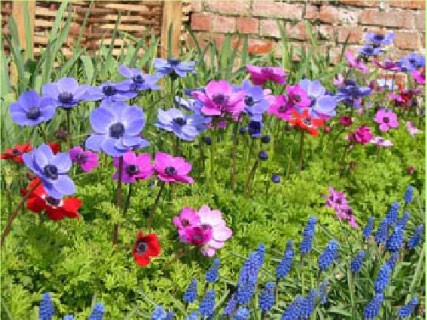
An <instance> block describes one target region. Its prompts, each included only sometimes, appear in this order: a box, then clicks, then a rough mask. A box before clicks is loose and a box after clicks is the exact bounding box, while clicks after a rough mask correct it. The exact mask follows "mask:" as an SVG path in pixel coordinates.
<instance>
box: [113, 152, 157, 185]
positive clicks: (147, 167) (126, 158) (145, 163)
mask: <svg viewBox="0 0 427 320" xmlns="http://www.w3.org/2000/svg"><path fill="white" fill-rule="evenodd" d="M114 167H116V168H117V171H116V172H115V173H114V175H113V180H117V179H118V178H119V158H117V157H116V158H114ZM153 173H154V168H153V166H152V165H151V156H150V155H149V154H148V153H143V154H140V155H136V154H135V152H133V151H128V152H126V153H125V154H124V155H123V171H122V181H123V182H124V183H135V182H136V181H137V180H147V179H148V178H150V177H151V176H152V175H153Z"/></svg>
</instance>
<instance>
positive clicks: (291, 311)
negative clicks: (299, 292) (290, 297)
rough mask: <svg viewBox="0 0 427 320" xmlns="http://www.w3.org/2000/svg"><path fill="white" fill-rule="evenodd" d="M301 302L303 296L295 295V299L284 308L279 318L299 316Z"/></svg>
mask: <svg viewBox="0 0 427 320" xmlns="http://www.w3.org/2000/svg"><path fill="white" fill-rule="evenodd" d="M302 302H303V298H302V297H300V296H297V297H296V298H295V300H294V301H293V302H292V303H291V304H290V305H289V306H288V307H287V308H286V310H285V312H284V313H283V314H282V318H281V320H296V319H299V316H300V306H301V304H302Z"/></svg>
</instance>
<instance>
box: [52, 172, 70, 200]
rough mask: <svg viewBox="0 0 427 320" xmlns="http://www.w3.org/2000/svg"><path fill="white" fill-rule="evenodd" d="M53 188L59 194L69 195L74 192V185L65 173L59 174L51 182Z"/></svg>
mask: <svg viewBox="0 0 427 320" xmlns="http://www.w3.org/2000/svg"><path fill="white" fill-rule="evenodd" d="M52 184H53V188H54V189H55V190H56V191H57V192H58V193H60V194H63V195H69V194H73V193H75V192H76V185H75V184H74V182H73V180H71V178H70V177H69V176H67V175H65V174H64V175H59V176H58V179H57V180H55V181H54V182H53V183H52Z"/></svg>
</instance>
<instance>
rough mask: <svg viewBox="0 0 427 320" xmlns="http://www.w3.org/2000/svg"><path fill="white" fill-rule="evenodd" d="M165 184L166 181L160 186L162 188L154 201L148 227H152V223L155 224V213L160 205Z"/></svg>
mask: <svg viewBox="0 0 427 320" xmlns="http://www.w3.org/2000/svg"><path fill="white" fill-rule="evenodd" d="M165 185H166V183H164V182H162V185H161V186H160V190H159V192H158V193H157V196H156V200H155V201H154V205H153V207H152V208H151V211H150V214H149V216H148V220H147V229H150V228H151V225H152V224H153V218H154V214H155V213H156V210H157V207H158V206H159V200H160V196H161V195H162V192H163V190H164V189H165Z"/></svg>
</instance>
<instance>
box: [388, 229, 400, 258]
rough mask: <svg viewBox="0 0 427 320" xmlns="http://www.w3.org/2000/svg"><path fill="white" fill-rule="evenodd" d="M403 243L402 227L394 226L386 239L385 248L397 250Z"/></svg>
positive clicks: (392, 250) (391, 250)
mask: <svg viewBox="0 0 427 320" xmlns="http://www.w3.org/2000/svg"><path fill="white" fill-rule="evenodd" d="M402 245H403V229H402V228H401V227H399V226H396V227H395V228H394V230H393V232H392V234H391V235H390V237H389V238H388V239H387V241H386V248H387V250H388V251H390V252H397V251H399V250H400V248H401V247H402Z"/></svg>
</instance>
